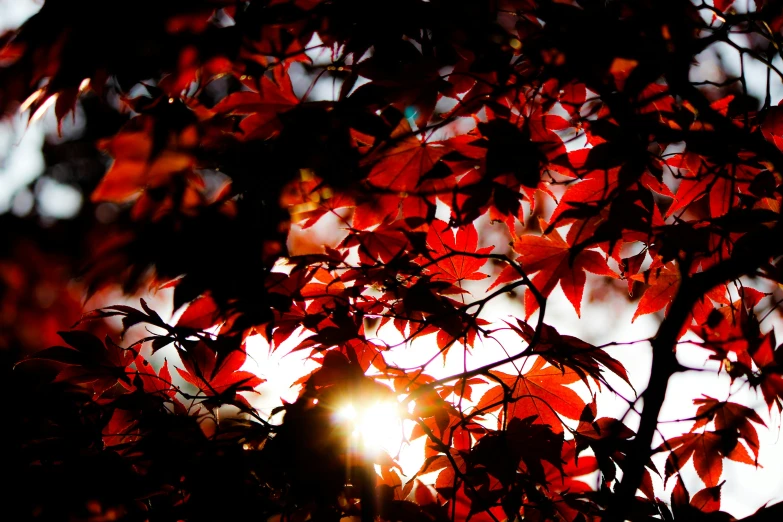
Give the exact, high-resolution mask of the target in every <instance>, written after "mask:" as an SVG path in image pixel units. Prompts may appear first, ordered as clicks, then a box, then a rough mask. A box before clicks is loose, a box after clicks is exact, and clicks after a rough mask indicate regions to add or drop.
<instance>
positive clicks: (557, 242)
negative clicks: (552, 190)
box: [514, 227, 615, 317]
mask: <svg viewBox="0 0 783 522" xmlns="http://www.w3.org/2000/svg"><path fill="white" fill-rule="evenodd" d="M542 228H545V227H542ZM514 250H516V251H517V252H519V253H520V254H521V255H520V256H519V258H517V261H518V262H519V263H521V265H522V268H523V269H524V270H526V271H527V273H528V274H533V273H536V272H537V274H536V276H535V277H533V278H532V280H531V282H532V283H533V285H534V286H535V287H536V288H537V289H538V291H539V292H541V294H542V295H543V296H544V297H547V296H549V294H550V293H552V290H554V288H555V286H557V285H558V284H560V287H561V288H562V289H563V293H564V294H565V295H566V297H567V298H568V300H569V301H570V302H571V304H572V305H573V307H574V310H576V314H577V315H579V314H580V308H581V304H582V294H583V292H584V289H585V282H586V277H585V273H584V272H585V270H587V271H589V272H593V273H595V274H600V275H606V276H610V277H615V274H614V272H612V271H611V270H610V269H609V266H608V265H607V264H606V260H605V259H604V258H603V257H602V256H601V254H599V253H598V252H595V251H592V250H582V251H580V252H577V253H575V255H574V252H572V251H571V245H569V244H568V243H567V242H566V241H565V240H564V239H563V238H562V237H561V236H560V234H559V233H558V232H557V230H554V229H553V230H552V231H551V232H550V233H549V234H547V235H544V236H532V235H525V236H522V237H520V238H519V239H517V240H516V241H515V242H514ZM572 256H573V259H572ZM537 309H538V302H537V301H536V299H535V296H534V295H533V293H532V292H530V291H528V292H525V315H526V317H530V315H531V314H532V313H533V312H535V311H536V310H537Z"/></svg>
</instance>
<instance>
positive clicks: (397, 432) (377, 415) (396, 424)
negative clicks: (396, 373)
mask: <svg viewBox="0 0 783 522" xmlns="http://www.w3.org/2000/svg"><path fill="white" fill-rule="evenodd" d="M334 420H335V422H338V423H341V424H344V425H346V426H347V428H348V431H349V433H350V435H349V436H350V437H351V441H349V442H350V444H351V446H353V447H354V448H356V449H358V450H360V451H361V452H362V453H363V454H364V455H365V456H366V457H375V456H377V455H378V454H379V453H380V452H381V451H386V452H387V453H388V454H389V455H391V456H395V455H398V454H399V453H400V449H401V448H402V445H403V440H404V437H403V431H402V419H401V417H400V405H399V404H398V403H397V402H394V401H391V400H386V401H374V402H368V403H361V402H349V403H346V404H343V405H342V406H340V407H339V408H337V410H336V411H335V414H334Z"/></svg>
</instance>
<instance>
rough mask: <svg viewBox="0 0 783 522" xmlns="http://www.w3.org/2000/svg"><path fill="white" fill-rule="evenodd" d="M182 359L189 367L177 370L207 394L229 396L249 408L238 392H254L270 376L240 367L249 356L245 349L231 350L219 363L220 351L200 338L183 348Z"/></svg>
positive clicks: (248, 404)
mask: <svg viewBox="0 0 783 522" xmlns="http://www.w3.org/2000/svg"><path fill="white" fill-rule="evenodd" d="M180 359H181V360H182V364H183V366H184V367H185V369H184V370H183V369H180V368H177V372H178V373H179V374H180V376H182V378H183V379H185V380H186V381H187V382H189V383H190V384H192V385H194V386H196V387H197V388H198V389H199V390H201V391H202V392H203V393H204V394H205V395H207V396H209V397H217V396H225V397H227V398H228V399H229V400H236V401H237V402H239V403H240V404H243V405H244V406H247V407H248V408H249V407H250V403H248V402H247V399H245V398H244V397H242V396H241V395H237V393H236V392H239V391H253V389H254V388H256V387H257V386H258V385H260V384H261V383H263V382H266V379H262V378H261V377H258V376H257V375H256V374H254V373H251V372H248V371H242V370H240V368H241V367H242V365H243V364H245V359H247V354H246V353H245V351H244V348H242V349H238V350H233V351H231V353H229V354H228V355H227V356H226V357H225V358H224V359H223V360H222V362H221V363H220V364H219V365H218V364H217V363H218V353H217V352H216V351H215V350H213V349H212V348H210V347H209V346H207V344H206V343H204V342H203V341H199V342H198V343H196V344H195V345H193V346H192V347H191V348H189V349H188V351H187V352H185V351H183V350H180Z"/></svg>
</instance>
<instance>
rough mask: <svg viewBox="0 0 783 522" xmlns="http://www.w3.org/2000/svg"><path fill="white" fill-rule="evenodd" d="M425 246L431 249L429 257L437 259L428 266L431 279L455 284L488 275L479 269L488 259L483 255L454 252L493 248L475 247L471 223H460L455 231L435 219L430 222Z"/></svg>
mask: <svg viewBox="0 0 783 522" xmlns="http://www.w3.org/2000/svg"><path fill="white" fill-rule="evenodd" d="M427 246H429V247H430V248H431V249H432V258H433V259H434V260H436V261H437V262H436V263H435V264H434V265H432V266H428V267H427V271H428V272H429V273H431V274H433V276H432V280H433V281H448V282H449V283H458V282H460V281H463V280H465V279H472V280H475V279H484V278H485V277H488V276H487V274H484V273H482V272H479V269H481V267H482V266H484V265H485V264H486V262H487V261H488V260H487V259H486V258H484V259H482V258H478V257H471V256H461V255H455V254H456V253H461V252H464V253H467V254H479V255H481V254H487V253H489V252H490V251H492V247H491V246H490V247H485V248H481V249H478V250H477V247H478V233H477V232H476V227H475V226H473V225H472V224H469V225H463V226H461V227H459V228H458V229H457V232H456V239H455V235H454V231H453V230H452V229H451V228H449V226H448V224H447V223H445V222H443V221H440V220H436V221H434V222H433V223H432V225H430V230H429V233H428V234H427Z"/></svg>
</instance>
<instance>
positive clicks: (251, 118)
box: [212, 66, 299, 140]
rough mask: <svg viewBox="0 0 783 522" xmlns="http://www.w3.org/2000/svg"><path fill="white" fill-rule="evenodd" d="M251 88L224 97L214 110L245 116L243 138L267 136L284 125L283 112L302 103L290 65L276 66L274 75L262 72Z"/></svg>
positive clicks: (243, 119) (224, 113)
mask: <svg viewBox="0 0 783 522" xmlns="http://www.w3.org/2000/svg"><path fill="white" fill-rule="evenodd" d="M252 88H254V90H252V91H240V92H235V93H232V94H229V95H228V96H226V97H225V98H223V99H222V100H221V101H220V102H219V103H218V104H217V105H215V107H213V108H212V112H214V113H216V114H221V115H228V116H242V117H243V118H242V121H241V122H240V124H239V127H240V129H241V130H242V133H243V138H244V139H246V140H250V139H264V138H267V137H268V136H269V135H270V134H272V133H273V132H275V131H277V130H279V129H280V128H281V127H282V123H281V122H280V120H279V119H278V115H279V114H280V113H283V112H286V111H288V110H290V109H292V108H293V107H294V106H295V105H296V104H298V103H299V99H298V98H297V97H296V95H295V94H294V90H293V85H292V84H291V78H290V76H289V75H288V67H283V66H279V67H275V68H274V79H272V78H269V77H267V76H262V77H261V78H260V80H259V82H258V84H257V85H252Z"/></svg>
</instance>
